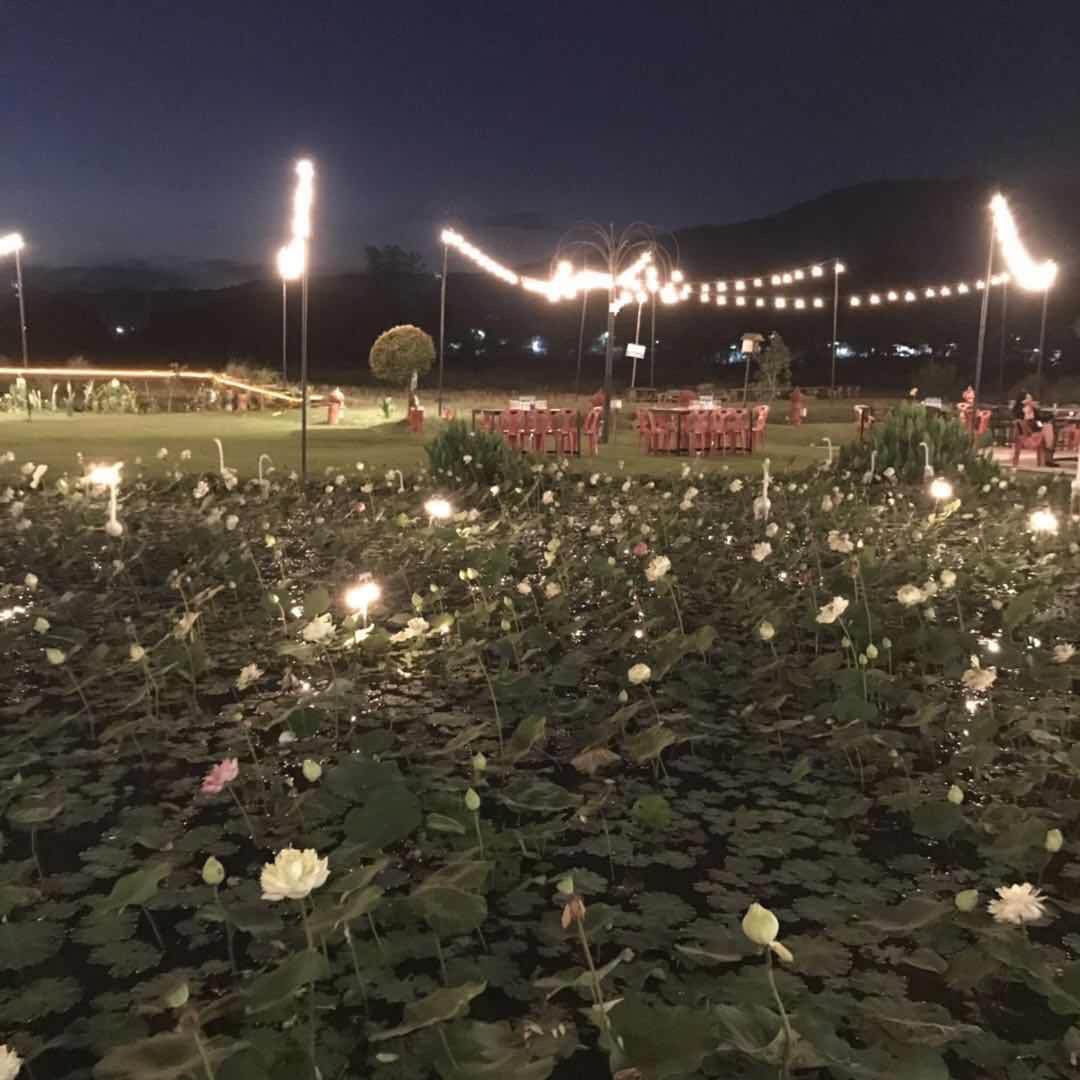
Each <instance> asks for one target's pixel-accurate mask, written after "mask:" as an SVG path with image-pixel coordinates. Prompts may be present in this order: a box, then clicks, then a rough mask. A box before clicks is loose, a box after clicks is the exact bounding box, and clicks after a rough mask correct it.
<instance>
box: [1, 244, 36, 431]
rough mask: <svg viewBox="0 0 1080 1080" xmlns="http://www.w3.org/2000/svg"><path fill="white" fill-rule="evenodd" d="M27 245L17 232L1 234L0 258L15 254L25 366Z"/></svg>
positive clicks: (27, 357)
mask: <svg viewBox="0 0 1080 1080" xmlns="http://www.w3.org/2000/svg"><path fill="white" fill-rule="evenodd" d="M24 247H26V243H25V241H24V240H23V238H22V235H21V234H20V233H17V232H13V233H8V234H7V236H0V258H2V257H4V256H5V255H14V256H15V288H16V289H17V291H18V294H19V337H20V339H21V341H22V363H23V367H29V366H30V350H29V347H28V345H27V342H26V300H25V298H24V297H23V278H22V258H21V254H20V253H21V252H22V249H23V248H24ZM29 401H30V399H29V397H27V416H29V408H30V405H29Z"/></svg>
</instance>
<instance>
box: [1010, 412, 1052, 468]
mask: <svg viewBox="0 0 1080 1080" xmlns="http://www.w3.org/2000/svg"><path fill="white" fill-rule="evenodd" d="M1021 450H1034V451H1035V464H1036V465H1042V464H1044V463H1045V461H1046V442H1045V440H1044V439H1043V434H1042V432H1041V431H1028V430H1027V428H1026V427H1025V426H1024V421H1023V420H1017V421H1016V422H1015V424H1014V425H1013V456H1012V463H1013V468H1014V469H1015V468H1016V466H1017V465H1019V464H1020V451H1021Z"/></svg>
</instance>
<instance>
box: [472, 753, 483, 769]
mask: <svg viewBox="0 0 1080 1080" xmlns="http://www.w3.org/2000/svg"><path fill="white" fill-rule="evenodd" d="M472 767H473V772H483V771H484V770H485V769H486V768H487V758H486V757H484V755H483V754H480V753H476V754H473V759H472Z"/></svg>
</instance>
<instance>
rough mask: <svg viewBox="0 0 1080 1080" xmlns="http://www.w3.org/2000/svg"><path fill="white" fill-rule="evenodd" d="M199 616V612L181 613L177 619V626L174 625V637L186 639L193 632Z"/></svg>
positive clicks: (179, 639)
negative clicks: (192, 629)
mask: <svg viewBox="0 0 1080 1080" xmlns="http://www.w3.org/2000/svg"><path fill="white" fill-rule="evenodd" d="M198 617H199V612H197V611H188V612H186V613H185V614H183V615H181V616H180V618H179V619H177V620H176V626H174V627H173V637H174V638H176V640H177V641H186V640H187V636H188V635H189V634H190V633H191V628H192V627H193V626H194V625H195V620H196V619H197V618H198Z"/></svg>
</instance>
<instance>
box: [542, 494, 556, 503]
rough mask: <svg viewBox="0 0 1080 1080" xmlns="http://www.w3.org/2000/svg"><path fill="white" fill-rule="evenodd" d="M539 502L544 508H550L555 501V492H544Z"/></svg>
mask: <svg viewBox="0 0 1080 1080" xmlns="http://www.w3.org/2000/svg"><path fill="white" fill-rule="evenodd" d="M540 501H541V502H542V503H543V504H544V505H545V506H550V505H551V504H552V503H553V502H554V501H555V492H554V491H545V492H544V494H543V495H541V496H540Z"/></svg>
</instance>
